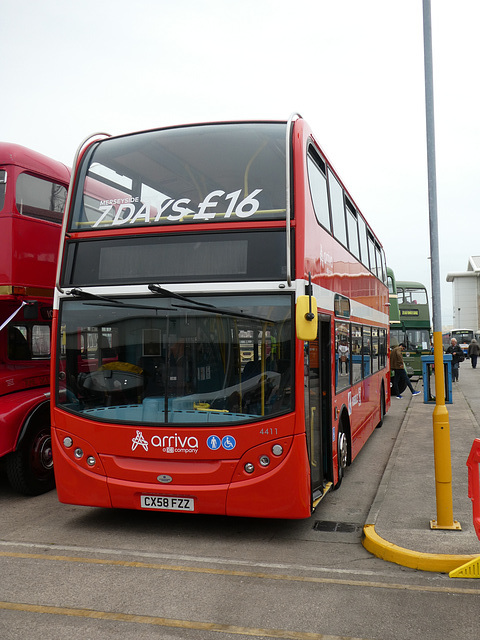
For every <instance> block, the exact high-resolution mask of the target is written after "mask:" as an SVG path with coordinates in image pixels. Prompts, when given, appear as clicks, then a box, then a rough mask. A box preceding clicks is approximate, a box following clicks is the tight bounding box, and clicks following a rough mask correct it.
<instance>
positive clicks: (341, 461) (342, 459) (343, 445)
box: [335, 419, 348, 489]
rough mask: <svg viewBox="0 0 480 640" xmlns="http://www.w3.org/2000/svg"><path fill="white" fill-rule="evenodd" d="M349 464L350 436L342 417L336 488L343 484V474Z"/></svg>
mask: <svg viewBox="0 0 480 640" xmlns="http://www.w3.org/2000/svg"><path fill="white" fill-rule="evenodd" d="M347 466H348V436H347V432H346V429H345V424H344V422H343V420H342V419H341V420H340V422H339V423H338V437H337V467H338V482H337V484H336V485H335V489H338V488H339V487H340V485H341V484H342V480H343V476H344V475H345V469H346V468H347Z"/></svg>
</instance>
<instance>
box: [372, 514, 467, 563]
mask: <svg viewBox="0 0 480 640" xmlns="http://www.w3.org/2000/svg"><path fill="white" fill-rule="evenodd" d="M362 544H363V546H364V547H365V549H366V550H367V551H369V552H370V553H372V554H373V555H374V556H376V557H377V558H381V559H382V560H386V561H387V562H394V563H395V564H400V565H402V566H404V567H409V568H410V569H418V570H419V571H433V572H436V573H450V571H453V570H454V569H457V568H458V567H461V566H462V565H464V564H466V563H467V562H471V561H472V560H474V559H475V558H477V557H478V554H474V555H449V554H443V553H421V552H419V551H411V550H410V549H404V548H403V547H398V546H397V545H396V544H393V543H391V542H388V541H387V540H384V539H383V538H381V537H380V536H379V535H378V534H377V533H376V531H375V525H373V524H366V525H365V526H364V527H363V539H362Z"/></svg>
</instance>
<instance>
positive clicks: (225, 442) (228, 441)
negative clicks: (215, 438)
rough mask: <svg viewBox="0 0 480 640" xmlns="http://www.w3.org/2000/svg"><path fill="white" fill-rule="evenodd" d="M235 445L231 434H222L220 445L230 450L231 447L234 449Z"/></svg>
mask: <svg viewBox="0 0 480 640" xmlns="http://www.w3.org/2000/svg"><path fill="white" fill-rule="evenodd" d="M236 445H237V443H236V441H235V438H234V437H233V436H224V437H223V438H222V447H223V448H224V449H226V450H227V451H231V450H232V449H235V447H236Z"/></svg>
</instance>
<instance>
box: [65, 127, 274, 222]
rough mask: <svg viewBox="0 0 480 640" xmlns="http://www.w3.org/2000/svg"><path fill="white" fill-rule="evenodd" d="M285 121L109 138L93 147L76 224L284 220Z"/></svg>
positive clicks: (84, 171)
mask: <svg viewBox="0 0 480 640" xmlns="http://www.w3.org/2000/svg"><path fill="white" fill-rule="evenodd" d="M285 127H286V125H285V124H284V123H272V122H270V123H236V124H216V125H199V126H187V127H180V128H171V129H162V130H156V131H148V132H144V133H139V134H132V135H127V136H122V137H118V138H111V139H107V140H103V141H101V142H99V143H97V144H95V145H93V146H92V148H91V149H90V150H89V152H88V153H87V154H86V157H85V160H84V164H83V167H82V170H81V173H80V187H79V191H78V193H77V195H76V199H75V205H74V211H73V215H72V219H71V222H70V228H71V230H74V231H89V230H92V229H116V228H124V229H125V228H131V227H145V226H157V225H163V226H165V225H172V224H185V223H208V222H230V221H231V222H238V221H245V220H255V221H256V220H284V219H285V209H286V205H285V197H286V196H285V156H286V153H285ZM80 189H81V190H82V191H80Z"/></svg>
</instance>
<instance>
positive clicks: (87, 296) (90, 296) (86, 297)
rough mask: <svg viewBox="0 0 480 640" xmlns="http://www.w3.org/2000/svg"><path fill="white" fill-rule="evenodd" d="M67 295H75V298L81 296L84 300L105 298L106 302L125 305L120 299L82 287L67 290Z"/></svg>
mask: <svg viewBox="0 0 480 640" xmlns="http://www.w3.org/2000/svg"><path fill="white" fill-rule="evenodd" d="M67 296H75V298H81V299H82V300H103V301H104V302H110V304H121V305H123V302H121V301H120V300H113V299H112V298H105V297H104V296H99V295H97V294H96V293H90V292H88V291H83V290H82V289H70V291H67Z"/></svg>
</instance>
